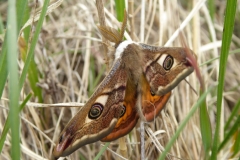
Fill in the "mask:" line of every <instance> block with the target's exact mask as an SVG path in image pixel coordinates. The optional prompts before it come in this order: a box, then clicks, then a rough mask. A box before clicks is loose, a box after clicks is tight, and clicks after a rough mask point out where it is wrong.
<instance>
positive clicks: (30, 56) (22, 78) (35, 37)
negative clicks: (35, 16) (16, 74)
mask: <svg viewBox="0 0 240 160" xmlns="http://www.w3.org/2000/svg"><path fill="white" fill-rule="evenodd" d="M49 1H50V0H45V1H44V4H43V7H42V12H41V14H40V18H39V20H38V23H37V26H36V30H35V33H34V35H33V39H32V43H31V45H30V49H29V52H28V54H27V55H28V56H27V58H26V61H25V65H24V68H23V71H22V74H21V76H20V80H19V87H20V88H22V86H23V83H24V81H25V79H26V76H27V72H28V69H29V67H30V64H31V61H32V59H33V54H34V49H35V46H36V44H37V40H38V36H39V33H40V31H41V27H42V24H43V20H44V18H45V16H46V12H47V7H48V4H49Z"/></svg>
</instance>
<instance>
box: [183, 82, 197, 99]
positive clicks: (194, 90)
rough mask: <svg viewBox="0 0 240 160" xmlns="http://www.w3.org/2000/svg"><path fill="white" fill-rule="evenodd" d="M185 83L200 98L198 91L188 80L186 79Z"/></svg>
mask: <svg viewBox="0 0 240 160" xmlns="http://www.w3.org/2000/svg"><path fill="white" fill-rule="evenodd" d="M184 81H185V82H186V83H187V84H188V85H189V86H190V88H191V89H192V91H193V92H194V93H195V94H196V95H197V96H198V93H197V91H196V89H194V88H193V86H192V85H191V84H190V83H189V82H188V81H187V80H186V79H184Z"/></svg>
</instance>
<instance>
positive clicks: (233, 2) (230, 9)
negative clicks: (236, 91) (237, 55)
mask: <svg viewBox="0 0 240 160" xmlns="http://www.w3.org/2000/svg"><path fill="white" fill-rule="evenodd" d="M226 3H227V5H226V10H225V18H224V29H223V36H222V48H221V54H220V65H219V77H218V89H217V114H216V129H215V134H214V139H213V147H212V155H211V159H212V160H216V159H217V154H218V147H219V146H218V143H219V138H220V137H219V134H220V126H221V124H220V121H221V112H222V110H221V108H222V98H223V90H224V82H225V81H224V80H225V71H226V64H227V59H228V52H229V48H230V43H231V39H232V33H233V27H234V21H235V14H236V8H237V0H228V1H227V2H226Z"/></svg>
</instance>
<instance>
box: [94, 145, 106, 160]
mask: <svg viewBox="0 0 240 160" xmlns="http://www.w3.org/2000/svg"><path fill="white" fill-rule="evenodd" d="M109 144H110V142H107V143H105V145H104V147H103V148H102V149H101V150H100V152H99V153H98V154H97V156H96V157H95V158H94V160H98V159H99V158H100V157H101V156H102V154H103V153H104V152H105V151H106V149H107V147H108V146H109Z"/></svg>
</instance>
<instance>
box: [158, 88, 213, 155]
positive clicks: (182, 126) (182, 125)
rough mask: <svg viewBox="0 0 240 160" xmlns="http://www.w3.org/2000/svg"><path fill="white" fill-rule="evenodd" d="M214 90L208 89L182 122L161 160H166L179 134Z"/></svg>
mask: <svg viewBox="0 0 240 160" xmlns="http://www.w3.org/2000/svg"><path fill="white" fill-rule="evenodd" d="M211 90H212V88H210V89H208V90H207V91H206V92H205V93H203V94H202V95H201V97H200V98H199V99H198V101H197V103H196V104H195V105H194V106H193V107H192V109H191V110H190V112H189V114H188V115H187V117H186V118H185V119H184V120H183V121H182V123H181V124H180V125H179V127H178V129H177V131H176V133H175V134H174V135H173V137H172V138H171V140H170V141H169V142H168V144H167V145H166V147H165V150H164V151H163V152H162V154H161V156H160V157H159V160H164V159H165V157H166V155H167V153H168V152H169V150H170V148H171V146H172V145H173V144H174V142H175V141H176V140H177V138H178V136H179V134H180V133H181V131H182V130H183V129H184V127H185V126H186V124H187V122H188V121H189V120H190V118H191V117H192V116H193V114H194V113H195V112H196V110H197V108H198V107H199V106H200V105H201V104H202V103H203V102H204V101H205V98H206V96H207V95H208V93H209V92H210V91H211Z"/></svg>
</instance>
